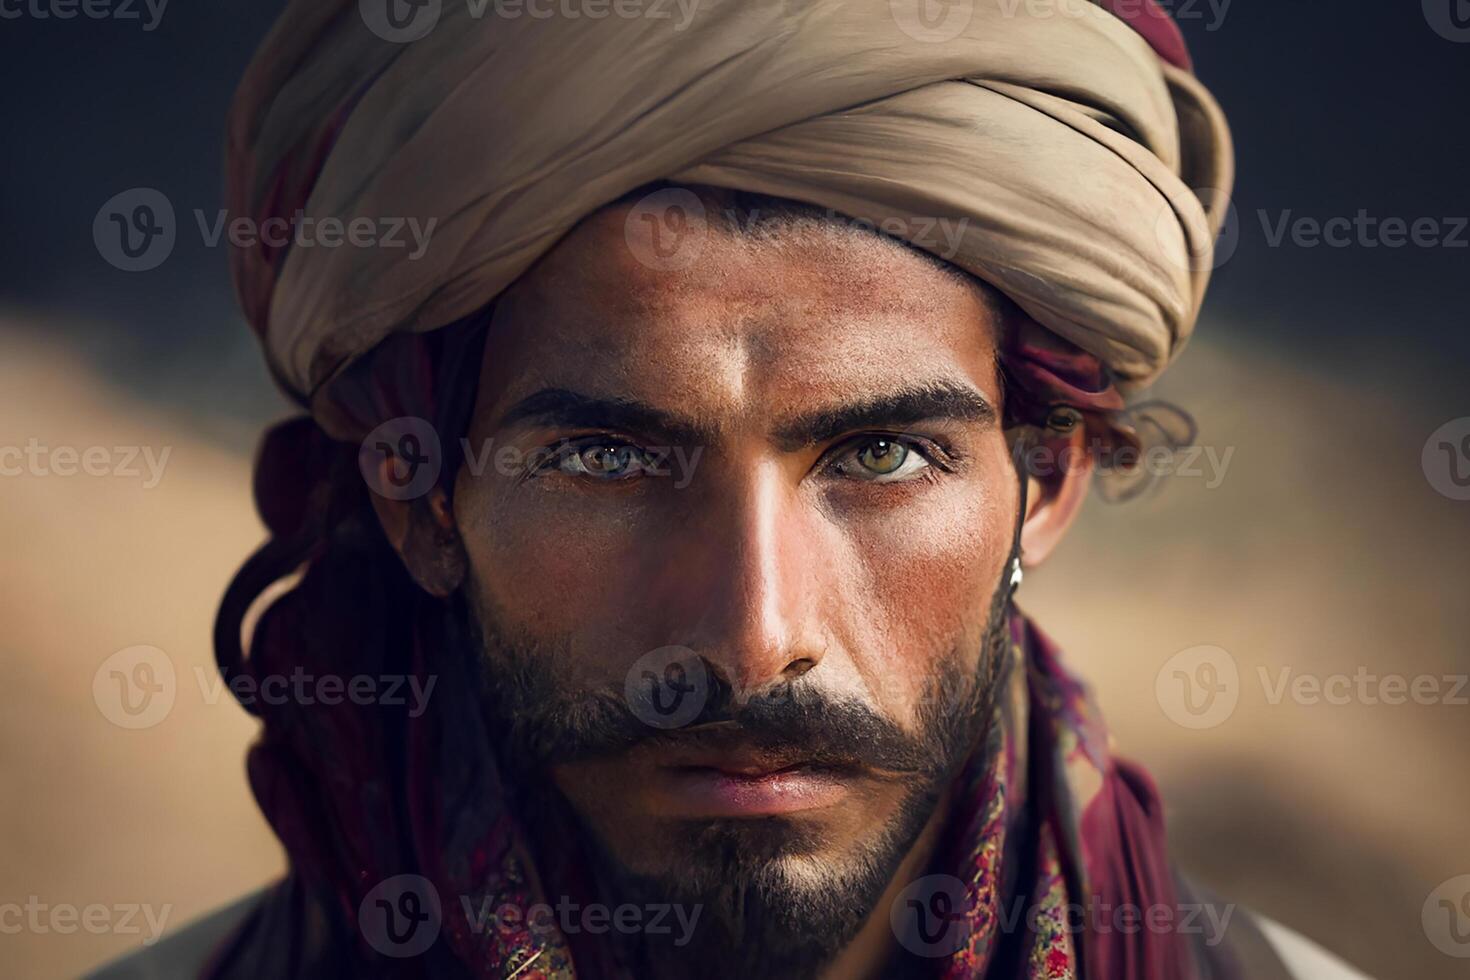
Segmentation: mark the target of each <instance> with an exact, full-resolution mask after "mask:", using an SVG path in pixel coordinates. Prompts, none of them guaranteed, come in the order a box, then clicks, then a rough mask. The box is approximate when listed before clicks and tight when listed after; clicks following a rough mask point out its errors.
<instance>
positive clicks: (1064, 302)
mask: <svg viewBox="0 0 1470 980" xmlns="http://www.w3.org/2000/svg"><path fill="white" fill-rule="evenodd" d="M402 2H404V0H362V3H359V2H356V0H293V2H291V3H290V4H289V5H288V7H287V9H286V11H285V14H284V15H283V17H282V18H281V20H280V21H279V23H278V24H277V25H276V27H275V29H274V30H273V32H272V33H271V34H270V36H269V37H268V38H267V40H266V42H265V44H264V45H263V46H262V48H261V49H260V52H259V53H258V55H257V56H256V58H255V60H254V62H253V63H252V64H251V66H250V68H249V70H248V72H247V74H246V75H245V78H244V80H243V81H242V83H241V85H240V88H239V91H238V93H237V96H236V99H235V103H234V105H233V108H232V112H231V117H230V122H229V134H228V161H227V170H228V184H229V188H228V193H229V203H230V208H231V210H232V212H233V214H234V216H235V217H236V218H239V217H242V216H243V217H247V218H250V219H252V220H254V221H255V222H257V226H259V225H260V223H263V222H265V221H266V220H268V219H271V218H276V219H278V220H279V219H280V218H282V217H285V216H290V215H293V214H298V213H299V214H301V215H302V216H304V217H305V218H307V219H311V220H313V221H318V222H319V221H320V220H321V219H324V218H337V219H338V220H340V221H341V222H343V223H344V224H346V223H348V222H351V221H353V220H354V219H359V220H360V219H362V218H368V219H372V220H374V221H375V222H378V227H379V228H384V227H388V224H387V222H389V221H398V222H402V221H404V220H405V219H415V220H417V221H418V222H419V223H420V225H421V226H425V227H426V226H427V223H428V222H429V221H431V220H432V221H433V222H434V224H433V226H432V227H433V232H432V235H431V236H430V237H429V240H428V243H427V246H426V248H425V249H424V251H423V253H422V254H421V255H419V256H417V257H416V258H409V257H408V256H407V254H406V251H405V250H404V249H401V248H400V249H394V248H383V247H377V248H363V247H351V246H346V245H344V246H342V247H337V248H326V247H301V246H300V245H295V246H291V245H289V244H288V245H286V246H284V247H283V246H282V245H281V244H280V243H279V242H275V243H274V244H272V243H267V242H264V241H263V240H262V242H261V243H259V244H256V245H252V246H250V247H239V248H236V249H235V251H234V252H233V256H232V258H233V271H234V275H235V279H236V285H237V289H238V291H239V294H240V297H241V301H242V303H243V306H244V309H245V312H246V316H247V318H248V320H249V322H250V324H251V325H252V327H253V328H254V329H255V331H256V332H257V333H258V334H259V336H260V338H261V341H262V343H263V345H264V347H265V351H266V354H267V358H268V360H269V362H270V365H271V368H272V370H273V372H274V373H275V375H276V377H277V378H278V380H279V381H280V382H281V383H282V384H283V386H284V387H285V388H286V389H287V391H288V392H289V393H291V394H292V395H294V396H295V397H297V398H298V399H300V400H302V401H304V402H307V403H311V402H312V401H313V399H315V398H316V397H317V396H319V395H320V394H321V393H322V391H323V389H324V387H325V386H326V385H327V384H328V383H329V382H330V381H331V380H332V379H333V378H334V377H336V376H337V375H339V374H340V373H341V372H342V371H343V370H344V369H345V368H346V367H347V366H348V365H350V364H351V363H352V362H354V361H355V360H357V359H358V358H360V357H361V356H362V355H364V354H365V353H367V352H368V351H370V350H372V349H373V348H374V347H375V346H377V345H378V344H379V343H380V342H381V341H383V340H384V339H385V338H388V337H389V336H390V335H393V334H396V333H403V332H424V331H431V330H434V329H436V328H439V327H443V326H445V325H447V324H449V323H451V322H454V321H456V320H459V319H461V318H463V317H466V316H467V315H469V314H471V313H473V312H475V311H477V310H479V309H481V308H483V307H484V306H485V305H486V304H488V303H489V302H490V301H491V300H493V299H494V298H495V296H496V295H497V294H499V293H500V292H501V291H502V290H504V289H505V288H506V287H507V286H509V285H510V284H511V283H512V282H514V281H515V279H516V278H517V277H518V276H519V275H521V273H522V272H524V271H525V270H526V269H527V268H528V267H529V266H530V265H531V264H532V263H533V262H534V261H535V260H536V259H537V258H538V257H540V256H541V255H542V254H544V253H545V252H546V251H547V250H548V249H550V248H551V247H552V246H553V245H554V244H555V243H556V242H557V241H558V239H560V238H561V237H562V236H563V235H565V234H566V233H567V232H568V231H569V230H570V229H571V228H572V227H573V226H574V225H575V224H576V223H577V222H578V221H579V220H580V219H581V218H583V217H585V216H586V215H588V214H589V213H591V212H593V211H594V210H596V209H598V208H599V207H602V206H604V205H606V204H608V203H609V202H612V201H615V200H618V199H619V198H621V197H623V196H624V195H626V194H628V193H629V192H631V191H633V190H635V189H637V188H639V187H640V186H643V185H646V184H648V183H651V182H655V181H659V180H667V181H673V182H677V183H686V184H706V185H715V186H720V187H726V188H734V189H739V190H746V191H753V192H757V193H764V194H771V195H777V196H781V197H786V198H791V199H794V200H798V201H802V202H805V203H808V204H812V205H816V206H818V207H822V208H829V209H832V210H834V211H837V212H840V213H842V214H844V215H847V216H850V217H852V218H856V219H861V220H864V221H871V222H874V223H877V224H880V226H881V227H884V228H885V229H888V228H894V227H897V228H901V229H906V230H904V231H900V232H899V235H900V237H904V238H908V239H909V240H910V241H912V242H913V243H914V244H915V245H917V246H919V247H923V248H929V249H930V250H931V251H933V250H935V249H934V247H935V242H934V241H933V240H932V238H926V237H925V236H923V235H922V234H920V231H922V229H924V228H927V227H930V226H932V225H933V223H934V220H935V219H947V220H949V221H951V222H957V223H959V225H960V227H961V228H962V234H961V235H960V236H959V240H958V243H957V249H955V250H954V251H953V252H952V253H947V254H944V255H942V257H943V258H945V259H947V260H948V261H950V262H952V263H953V264H955V265H957V266H959V267H961V268H963V269H965V270H967V271H969V272H970V273H972V274H974V275H975V276H977V277H979V278H980V279H981V280H984V281H985V282H988V283H990V284H992V285H993V286H995V287H996V288H998V289H999V290H1000V291H1001V292H1003V293H1004V294H1006V295H1007V296H1008V297H1010V299H1011V300H1013V301H1014V302H1015V303H1016V304H1017V305H1018V306H1019V307H1020V308H1021V309H1022V310H1024V311H1025V313H1027V314H1029V316H1030V317H1031V318H1032V319H1033V320H1034V321H1036V322H1037V323H1039V324H1041V325H1043V326H1044V327H1046V328H1047V329H1048V330H1050V331H1052V332H1053V333H1054V334H1055V335H1057V336H1059V337H1060V338H1064V339H1065V340H1066V341H1068V342H1070V343H1071V344H1074V345H1076V347H1078V348H1081V350H1082V351H1085V352H1087V353H1090V354H1092V355H1094V356H1095V357H1096V358H1097V359H1098V360H1099V361H1100V362H1101V363H1102V365H1103V366H1104V367H1105V368H1106V369H1107V370H1108V371H1109V372H1110V373H1111V375H1112V376H1114V377H1116V378H1117V380H1118V381H1119V382H1120V383H1121V384H1122V385H1123V386H1125V388H1126V387H1137V386H1141V385H1144V384H1147V383H1148V382H1149V381H1151V380H1152V379H1153V378H1154V377H1156V376H1157V375H1158V374H1159V372H1160V371H1162V370H1163V368H1164V367H1165V366H1166V365H1167V364H1168V363H1169V361H1170V359H1171V358H1172V357H1173V356H1174V355H1175V354H1176V353H1177V352H1178V351H1179V350H1180V349H1181V347H1182V346H1183V344H1184V343H1185V341H1186V340H1187V339H1188V337H1189V334H1190V331H1191V329H1192V327H1193V324H1194V321H1195V318H1196V315H1197V313H1198V311H1199V306H1200V302H1201V299H1202V296H1203V293H1204V288H1205V283H1206V280H1207V278H1208V272H1209V269H1210V267H1211V261H1210V255H1211V251H1212V247H1213V241H1214V237H1215V234H1216V232H1217V230H1218V226H1219V224H1220V222H1221V220H1222V218H1221V209H1222V206H1223V202H1224V201H1225V200H1226V195H1227V193H1228V189H1229V185H1230V182H1231V177H1232V158H1231V151H1230V144H1229V135H1228V132H1227V129H1226V127H1225V123H1224V119H1223V116H1222V114H1221V112H1220V110H1219V109H1218V107H1217V106H1216V104H1215V102H1214V101H1213V99H1212V98H1211V97H1210V95H1209V93H1208V92H1207V91H1206V90H1205V89H1204V88H1203V86H1202V85H1201V84H1200V83H1199V82H1198V81H1196V80H1195V78H1194V77H1193V75H1192V74H1190V71H1189V67H1188V58H1187V56H1186V55H1185V53H1184V46H1183V42H1182V40H1181V38H1180V36H1179V33H1178V30H1177V28H1175V26H1174V24H1173V23H1172V21H1170V20H1169V19H1168V18H1167V17H1165V16H1164V15H1163V14H1162V13H1161V12H1160V10H1159V9H1158V8H1157V7H1156V6H1155V3H1154V0H1098V2H1097V3H1092V2H1088V0H955V2H952V3H949V4H946V5H940V6H937V7H935V8H934V10H930V9H929V6H928V5H929V4H932V2H933V0H810V2H804V3H797V2H790V0H785V2H774V0H685V2H684V3H683V5H682V6H681V5H676V3H675V2H674V0H664V2H661V3H654V2H653V0H640V2H639V3H638V5H637V6H636V7H633V8H631V10H632V13H634V14H636V15H629V10H630V8H629V7H628V6H627V4H626V3H624V2H623V0H618V2H617V3H613V4H611V6H607V5H604V6H603V7H602V8H601V9H602V12H603V14H604V16H593V15H592V12H591V8H592V7H593V4H591V3H585V4H584V6H586V7H587V8H588V10H586V11H582V10H579V9H572V10H562V9H560V8H557V7H552V3H553V2H555V0H540V2H541V3H542V4H544V7H545V9H541V10H540V12H539V13H537V12H536V3H537V0H528V2H527V4H526V6H524V7H521V6H515V7H509V6H505V5H501V6H499V7H497V6H496V2H495V0H490V3H489V5H488V6H487V5H486V4H485V3H484V2H479V3H472V2H470V0H418V2H419V6H420V7H424V4H427V5H428V6H427V7H426V8H424V10H425V12H427V13H432V14H434V15H436V16H437V20H436V21H435V22H434V24H433V27H432V29H431V30H428V31H427V33H426V34H424V35H423V36H422V37H421V38H419V39H416V40H413V41H411V43H402V42H400V41H398V40H389V39H387V38H386V37H385V36H383V35H384V34H385V32H384V31H383V30H381V29H380V30H376V31H375V30H374V29H372V27H371V26H370V22H371V21H372V16H371V13H372V9H373V8H374V5H375V4H377V5H381V4H384V3H402ZM563 6H565V4H563ZM407 9H409V10H413V9H415V8H413V7H408V8H407ZM935 10H938V11H941V12H942V14H943V16H942V17H941V18H938V19H935V18H931V17H927V16H926V15H927V14H930V13H933V12H934V11H935ZM548 12H550V13H551V15H550V16H547V13H548ZM660 12H661V13H662V16H660V15H659V14H660ZM946 244H947V243H946Z"/></svg>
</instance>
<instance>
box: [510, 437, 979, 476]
mask: <svg viewBox="0 0 1470 980" xmlns="http://www.w3.org/2000/svg"><path fill="white" fill-rule="evenodd" d="M884 441H887V442H893V443H897V444H899V445H901V446H903V447H904V449H905V450H907V451H909V452H915V453H918V455H919V456H920V457H921V458H922V459H923V460H924V462H925V464H926V465H925V466H924V468H923V469H922V470H921V471H920V472H919V473H917V474H915V475H912V476H908V477H904V478H900V479H893V480H884V479H881V475H879V476H874V477H868V478H863V477H854V476H848V475H847V474H841V473H839V476H840V477H841V478H843V479H848V480H851V481H853V482H855V483H870V484H887V483H908V482H911V481H913V480H917V479H934V478H935V475H934V473H932V472H931V471H930V469H931V467H933V468H935V469H938V470H939V471H941V472H944V473H953V472H954V471H955V469H956V468H957V466H958V464H959V462H960V460H961V458H962V457H961V456H960V455H959V454H958V453H957V452H956V451H955V450H954V449H953V447H951V446H947V445H945V444H943V443H942V442H940V441H939V440H936V439H931V438H925V437H921V436H914V435H907V434H903V433H897V432H863V433H859V434H857V435H854V436H851V437H849V438H847V439H845V440H843V441H842V442H840V443H838V444H837V445H835V446H833V447H832V448H831V449H829V450H828V451H827V452H826V453H824V454H823V455H822V457H821V459H819V460H818V461H817V464H816V467H815V469H816V470H819V471H825V472H838V467H839V466H840V465H841V464H842V463H844V462H846V461H848V460H850V459H853V458H854V457H855V456H856V454H857V453H858V452H859V451H861V450H862V449H864V448H866V447H868V446H871V445H872V444H874V443H877V442H884ZM594 448H606V449H629V450H632V451H633V452H634V453H635V454H637V455H638V456H639V457H640V459H639V463H640V465H647V464H648V463H649V460H650V452H649V450H648V449H646V448H645V447H642V446H640V445H638V444H637V443H636V442H634V441H632V440H631V439H628V438H626V437H623V436H617V435H611V434H594V435H587V436H580V437H577V438H574V439H565V440H562V441H561V442H559V443H557V444H556V445H554V446H546V447H543V449H542V451H543V452H545V453H546V454H547V455H546V458H545V459H544V460H543V461H541V462H540V463H539V464H537V465H536V466H534V467H533V468H532V469H531V470H530V471H529V472H527V474H526V476H527V477H536V476H540V475H543V474H545V473H548V472H556V471H561V470H562V467H563V466H565V465H566V463H567V461H568V460H569V459H572V458H576V457H580V456H581V454H582V453H583V452H585V451H586V450H588V449H594ZM667 464H668V461H667V459H665V460H663V462H662V463H661V464H659V463H655V464H654V465H656V466H662V467H664V468H666V467H667ZM902 465H904V464H903V463H901V464H900V466H902ZM638 472H639V471H634V472H632V473H629V474H628V475H626V476H606V477H598V476H595V475H592V474H590V473H588V474H576V473H568V474H566V475H568V476H573V477H582V478H585V479H587V480H589V481H591V482H596V483H623V482H631V481H633V480H634V479H635V477H636V476H637V475H638Z"/></svg>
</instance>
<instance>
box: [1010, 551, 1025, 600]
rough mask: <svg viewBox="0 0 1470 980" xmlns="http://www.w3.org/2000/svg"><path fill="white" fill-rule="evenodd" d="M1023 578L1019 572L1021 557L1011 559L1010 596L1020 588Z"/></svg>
mask: <svg viewBox="0 0 1470 980" xmlns="http://www.w3.org/2000/svg"><path fill="white" fill-rule="evenodd" d="M1023 577H1024V575H1023V573H1022V571H1021V556H1020V555H1017V556H1016V557H1014V558H1012V559H1011V594H1012V595H1014V594H1015V592H1016V590H1017V589H1019V588H1020V587H1021V579H1022V578H1023Z"/></svg>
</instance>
